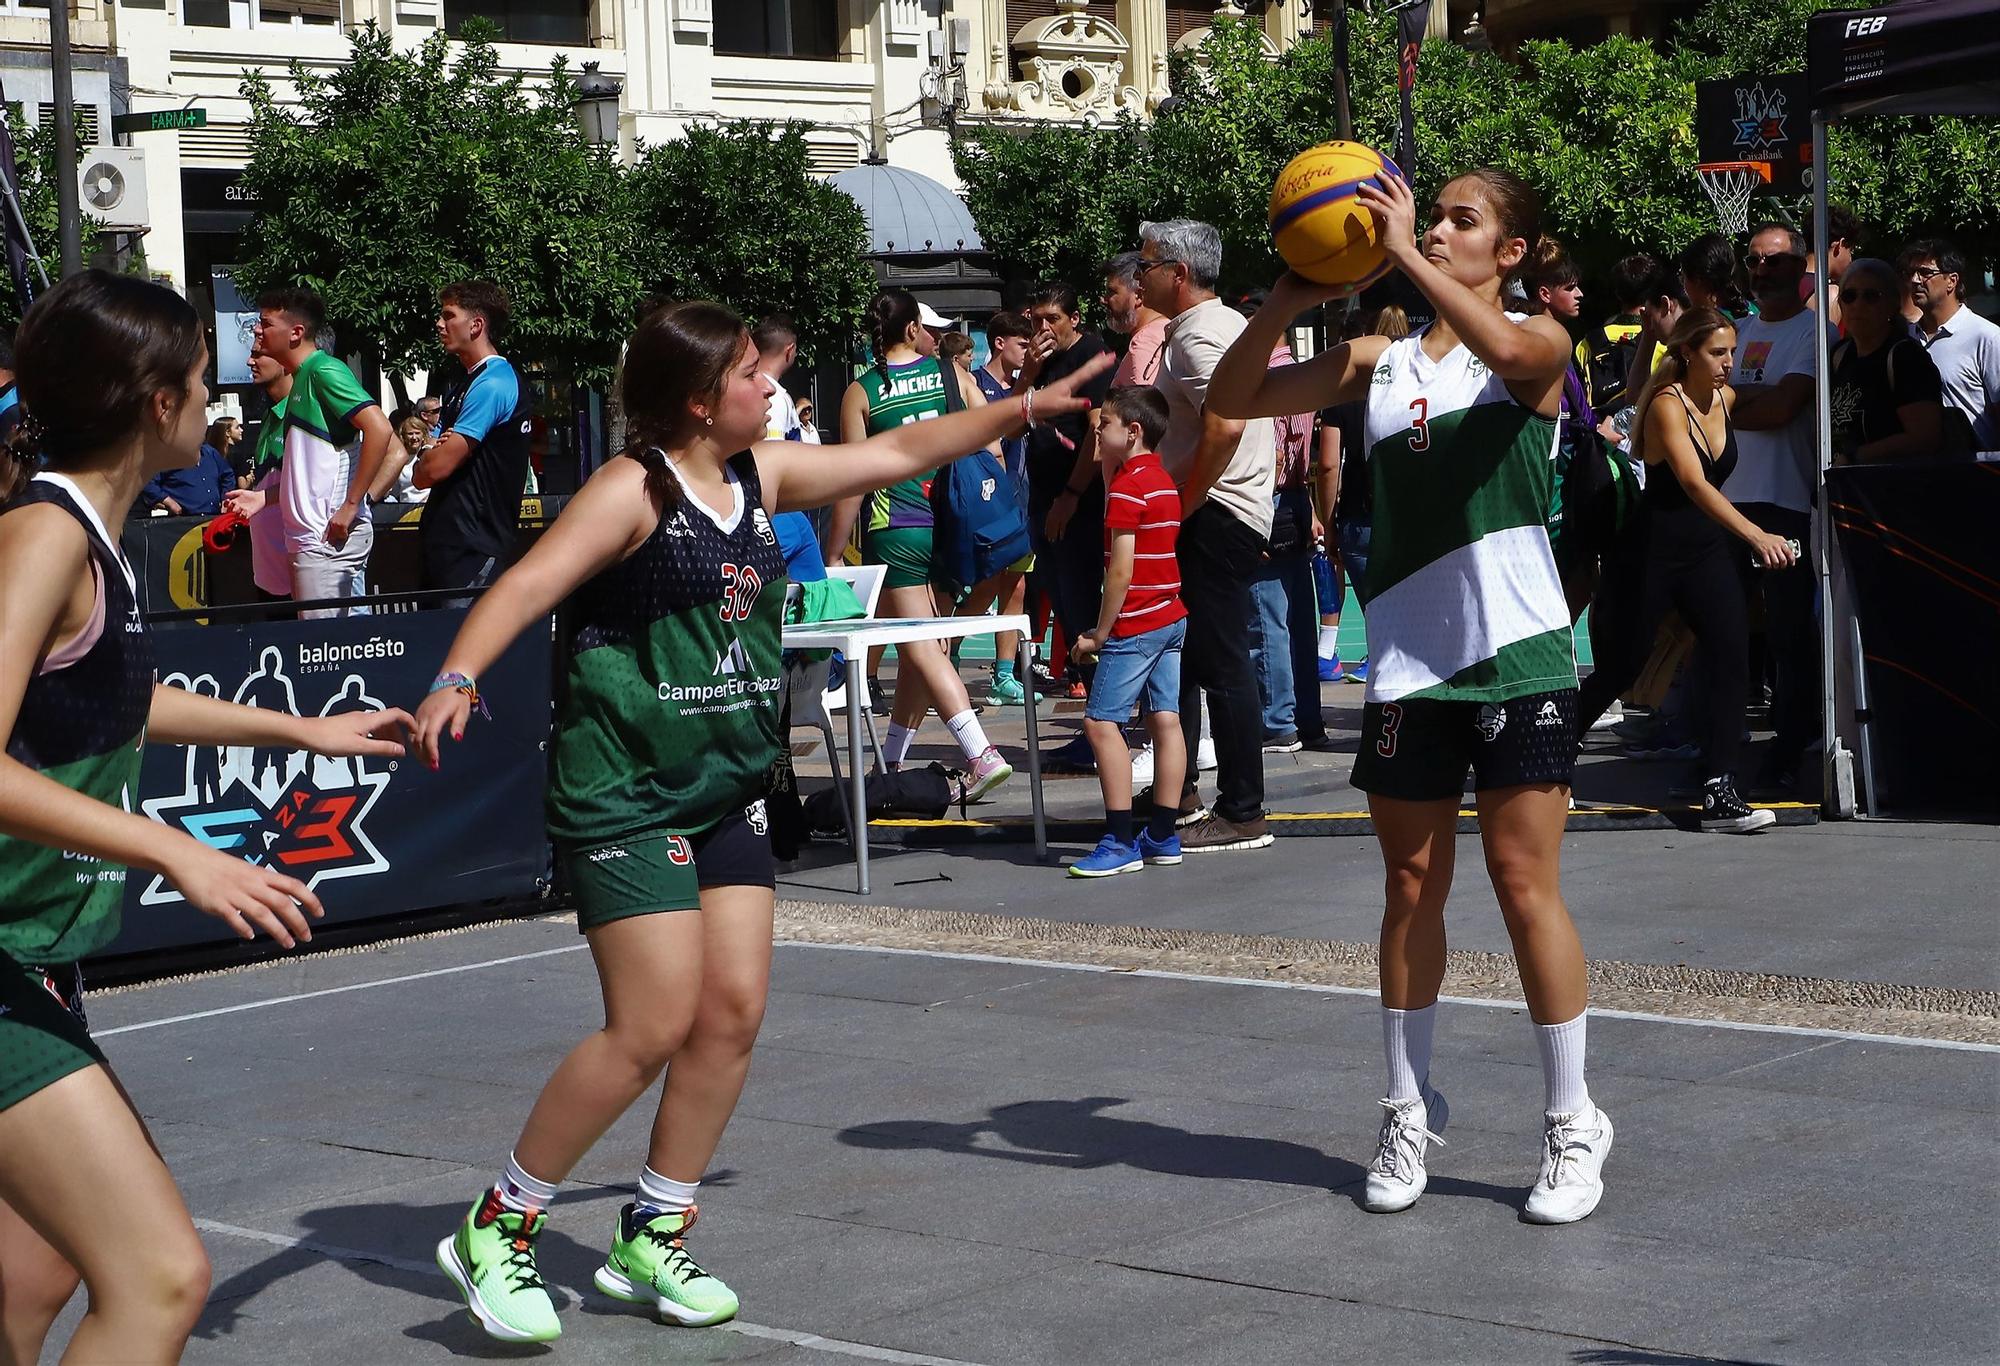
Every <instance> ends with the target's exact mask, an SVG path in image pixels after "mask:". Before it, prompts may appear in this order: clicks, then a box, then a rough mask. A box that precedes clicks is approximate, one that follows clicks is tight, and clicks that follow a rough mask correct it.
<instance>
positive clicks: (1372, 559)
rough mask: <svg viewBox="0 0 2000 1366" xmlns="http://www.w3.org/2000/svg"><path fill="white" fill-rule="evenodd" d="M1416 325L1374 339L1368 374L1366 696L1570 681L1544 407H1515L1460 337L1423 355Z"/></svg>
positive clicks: (1494, 693)
mask: <svg viewBox="0 0 2000 1366" xmlns="http://www.w3.org/2000/svg"><path fill="white" fill-rule="evenodd" d="M1507 316H1508V317H1509V318H1510V319H1511V320H1513V321H1516V322H1519V321H1520V320H1521V318H1522V317H1523V315H1521V314H1518V313H1510V314H1508V315H1507ZM1427 330H1428V329H1424V330H1420V331H1418V332H1415V333H1413V334H1412V335H1410V336H1408V337H1405V338H1403V339H1402V340H1400V341H1395V342H1391V343H1390V344H1389V346H1388V348H1387V349H1386V350H1384V351H1383V353H1382V358H1381V360H1380V361H1378V362H1377V363H1376V366H1375V374H1374V378H1373V381H1372V383H1371V384H1370V386H1369V390H1368V418H1367V424H1366V427H1365V429H1364V436H1363V444H1364V445H1365V446H1366V448H1367V452H1368V463H1369V467H1370V471H1371V477H1372V478H1373V480H1374V490H1375V521H1374V538H1373V543H1372V545H1371V546H1370V549H1369V559H1368V577H1367V586H1368V607H1367V619H1368V620H1367V624H1368V669H1369V673H1368V700H1369V701H1371V702H1395V701H1399V700H1402V699H1405V698H1435V699H1439V700H1445V701H1469V702H1501V701H1505V700H1507V699H1508V698H1512V697H1526V696H1530V695H1532V694H1534V693H1539V692H1552V691H1554V690H1555V689H1558V688H1573V687H1575V686H1576V653H1575V642H1574V640H1573V639H1572V637H1571V634H1570V623H1569V608H1568V605H1567V604H1566V603H1565V601H1564V599H1563V590H1562V581H1561V579H1560V578H1559V577H1558V576H1557V574H1556V562H1555V555H1554V554H1553V552H1552V551H1551V550H1550V548H1549V532H1548V520H1549V511H1550V507H1551V505H1552V503H1553V501H1554V498H1555V481H1556V469H1555V459H1556V432H1557V424H1556V420H1555V419H1554V418H1550V417H1543V416H1541V415H1540V414H1538V413H1536V412H1534V411H1532V410H1531V409H1529V408H1526V407H1523V406H1522V405H1521V403H1520V402H1519V401H1517V400H1516V399H1515V398H1514V396H1513V395H1512V394H1511V393H1509V392H1508V390H1507V383H1506V381H1505V380H1503V379H1501V378H1500V377H1499V376H1498V375H1495V374H1494V373H1493V372H1492V371H1491V370H1489V369H1488V368H1487V367H1486V363H1485V362H1484V361H1482V360H1480V359H1479V358H1478V357H1477V356H1475V355H1473V354H1472V352H1471V350H1470V349H1468V348H1467V347H1465V346H1463V345H1461V346H1459V347H1458V348H1456V349H1455V350H1453V351H1452V352H1451V353H1450V354H1448V355H1446V356H1445V357H1444V358H1443V359H1441V360H1432V359H1431V358H1430V357H1429V356H1426V355H1425V354H1424V350H1423V338H1424V331H1427Z"/></svg>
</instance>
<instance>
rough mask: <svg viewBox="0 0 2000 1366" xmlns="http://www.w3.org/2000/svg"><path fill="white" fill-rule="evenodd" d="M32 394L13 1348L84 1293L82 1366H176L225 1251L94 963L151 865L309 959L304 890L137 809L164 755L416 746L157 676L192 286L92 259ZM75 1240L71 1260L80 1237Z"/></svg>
mask: <svg viewBox="0 0 2000 1366" xmlns="http://www.w3.org/2000/svg"><path fill="white" fill-rule="evenodd" d="M19 344H20V355H21V360H20V371H19V374H20V379H19V383H20V388H21V393H22V397H23V401H24V402H25V403H26V404H27V406H28V409H29V411H30V413H31V414H32V415H33V418H34V420H35V422H36V423H37V424H38V425H39V427H40V428H41V434H40V450H41V453H42V454H43V455H45V456H46V458H47V467H46V468H44V469H42V470H41V471H40V472H31V468H30V464H29V462H28V460H27V459H26V458H25V453H22V452H15V451H9V452H6V453H0V504H4V505H5V506H4V511H0V729H4V730H5V732H6V736H7V749H6V755H5V757H4V758H0V1198H4V1200H5V1201H6V1203H5V1204H0V1290H3V1291H4V1293H0V1360H6V1361H34V1360H36V1359H37V1358H38V1357H39V1356H40V1355H41V1353H42V1346H43V1339H44V1338H45V1337H46V1336H47V1334H48V1329H49V1325H50V1324H51V1323H52V1322H54V1320H55V1317H56V1315H57V1314H58V1313H59V1312H61V1310H62V1307H63V1305H64V1303H65V1302H66V1301H67V1300H68V1299H69V1297H70V1295H71V1293H72V1292H73V1291H74V1290H75V1289H76V1286H77V1282H78V1280H79V1278H80V1279H81V1280H83V1281H84V1282H85V1283H86V1284H87V1285H88V1287H89V1291H90V1305H89V1309H88V1311H87V1312H86V1313H85V1314H84V1316H83V1320H82V1322H81V1323H79V1324H78V1326H77V1329H76V1334H75V1336H74V1337H73V1338H72V1339H71V1340H70V1343H69V1348H68V1353H67V1356H66V1358H65V1359H67V1360H72V1361H76V1360H81V1361H174V1360H178V1359H179V1357H180V1353H181V1349H182V1347H183V1346H184V1345H185V1344H186V1341H187V1336H188V1333H189V1331H190V1330H191V1329H192V1328H193V1327H194V1321H195V1317H196V1315H197V1314H199V1313H200V1311H201V1308H202V1303H203V1301H204V1299H205V1298H206V1296H207V1293H208V1259H207V1257H206V1255H205V1254H204V1253H203V1251H202V1245H201V1239H200V1238H199V1237H198V1236H197V1235H196V1233H195V1229H194V1224H193V1222H192V1221H191V1220H190V1219H189V1217H188V1212H187V1209H186V1207H185V1206H184V1205H183V1204H182V1203H181V1199H180V1195H179V1193H178V1192H177V1191H176V1190H175V1189H174V1183H173V1178H172V1176H170V1175H169V1174H168V1172H167V1169H166V1166H165V1164H164V1163H163V1162H161V1160H160V1156H159V1154H158V1153H157V1152H156V1151H155V1150H154V1149H153V1146H152V1144H151V1142H150V1141H149V1140H148V1138H147V1136H146V1131H145V1128H144V1126H143V1125H142V1124H141V1123H140V1120H139V1117H138V1115H137V1114H136V1113H135V1112H134V1111H133V1109H132V1106H131V1104H130V1102H128V1101H127V1100H126V1099H125V1096H124V1094H123V1092H122V1091H121V1090H120V1089H119V1086H118V1083H117V1082H116V1081H115V1080H114V1079H113V1078H112V1076H111V1073H110V1069H109V1068H108V1066H107V1065H106V1064H105V1061H104V1055H103V1054H102V1053H101V1052H99V1051H98V1048H97V1046H96V1044H94V1043H92V1042H91V1039H90V1035H89V1032H88V1031H87V1029H86V1027H85V1023H84V1013H83V999H82V978H81V975H80V973H79V972H78V969H77V962H78V960H80V959H82V958H83V957H85V956H86V955H88V954H91V953H95V952H97V951H98V950H100V949H102V948H103V947H104V946H105V945H107V944H109V943H110V942H111V941H112V940H113V939H114V938H115V937H116V936H117V934H118V927H119V910H120V906H121V904H122V902H123V900H124V892H125V876H126V870H127V868H132V867H136V868H141V869H145V870H147V871H149V872H155V873H160V874H163V875H164V876H165V877H166V878H167V880H168V881H170V882H172V883H173V884H174V885H175V887H177V888H178V889H179V890H180V892H181V894H182V896H183V897H185V898H186V899H187V901H188V903H189V904H190V905H192V906H194V907H195V908H196V909H197V910H199V911H202V912H204V913H206V914H208V915H212V916H215V917H217V918H219V919H221V920H223V921H225V922H226V923H228V924H229V925H230V926H231V927H232V928H233V929H234V930H235V931H236V932H237V933H238V934H240V935H242V936H243V937H244V938H246V939H247V938H249V937H250V936H251V934H252V933H253V927H254V928H255V929H261V930H263V931H264V932H265V933H266V934H268V935H270V936H271V937H272V938H273V939H275V940H277V941H278V942H279V943H281V944H283V945H284V946H286V947H287V948H289V947H291V945H292V944H293V942H294V940H295V939H306V938H310V937H311V936H310V933H309V931H308V929H307V926H306V917H305V915H304V914H303V913H302V911H301V905H303V907H304V909H305V910H306V911H309V912H310V913H311V914H313V915H318V914H319V903H318V901H317V900H316V899H315V898H314V896H313V894H312V893H311V892H310V891H309V890H307V888H306V887H305V885H304V884H303V883H300V882H297V881H295V880H294V879H292V878H289V877H284V876H281V875H279V874H277V873H275V872H272V871H271V870H269V869H267V868H262V867H258V866H255V865H252V864H250V863H246V862H244V861H243V860H242V859H241V858H238V857H236V856H233V855H230V854H224V853H220V852H218V851H216V850H214V849H211V848H209V847H208V846H207V845H205V844H202V843H200V842H199V841H197V840H195V839H192V838H190V837H189V836H187V835H185V834H183V833H181V832H179V831H175V830H170V829H168V828H167V827H166V826H164V825H160V824H158V823H156V822H154V821H150V820H147V819H146V818H145V817H143V816H136V815H133V814H131V811H132V801H133V798H134V795H135V794H134V789H135V788H137V787H138V784H139V754H140V746H141V745H142V744H144V743H145V742H146V741H147V740H152V741H155V742H163V743H168V744H197V743H198V744H205V745H269V746H276V747H282V748H285V749H311V750H316V751H317V752H319V753H322V754H328V755H353V754H380V755H391V756H393V755H400V754H401V753H402V752H403V750H402V746H401V745H399V744H396V743H394V742H393V741H389V740H377V739H374V738H371V736H372V733H373V732H374V731H376V730H379V729H383V728H385V727H387V726H389V725H391V724H394V723H397V722H399V721H400V722H402V723H408V722H409V720H410V718H409V716H408V715H407V714H405V713H402V712H370V713H361V714H349V715H345V716H331V717H316V718H311V719H303V720H302V719H300V718H299V717H295V716H289V715H283V714H280V713H277V712H272V711H260V710H257V709H255V708H251V707H241V706H237V705H235V704H234V703H228V702H222V701H219V700H217V699H214V698H204V697H198V696H196V695H194V694H193V693H190V692H186V691H183V690H182V689H179V688H167V687H159V686H156V685H155V682H154V668H153V653H152V647H151V643H150V641H149V640H148V638H147V635H146V627H145V622H144V620H143V619H142V618H141V617H140V615H139V605H138V600H137V599H138V591H137V587H136V584H135V581H134V578H133V573H132V568H131V566H130V565H129V564H127V563H126V562H125V557H124V555H123V554H122V553H121V552H120V551H119V549H118V544H117V542H116V541H115V540H114V539H113V538H112V536H111V534H110V530H109V528H111V527H115V526H122V525H123V524H124V521H125V518H126V516H127V514H128V513H130V511H131V509H132V504H133V502H134V501H135V499H136V498H137V496H138V493H139V490H140V488H141V487H142V486H143V485H144V484H145V482H146V481H147V480H148V479H150V478H152V477H153V476H154V475H157V474H160V473H162V472H164V471H166V470H171V469H182V468H186V467H187V466H190V465H192V464H194V463H195V461H196V460H197V459H198V458H199V455H200V448H201V441H202V436H203V433H204V431H205V416H204V409H205V406H206V404H207V402H208V392H207V389H206V387H205V386H204V385H203V383H202V372H203V371H204V369H205V368H206V367H207V364H208V353H207V348H206V347H205V346H204V345H203V343H202V327H201V322H200V320H199V318H198V317H197V316H196V315H195V311H194V310H193V309H192V308H191V307H189V306H188V303H187V301H186V300H184V299H182V298H181V297H180V296H179V295H177V294H175V293H173V292H172V291H171V290H167V289H162V288H161V287H159V286H158V285H154V284H150V283H147V282H145V281H142V280H138V279H136V278H134V277H131V276H127V275H112V274H109V273H107V272H104V271H99V270H91V271H86V272H84V273H83V274H81V275H76V276H72V277H71V278H70V279H68V280H65V281H63V282H62V283H61V284H59V285H57V286H56V287H55V288H54V289H52V290H50V291H49V292H48V293H47V294H45V295H44V296H42V298H41V299H40V300H39V301H37V302H36V304H35V306H34V307H33V308H32V309H30V310H29V312H28V316H27V317H26V318H25V319H24V320H23V321H22V323H21V331H20V343H19ZM57 1248H62V1249H63V1251H62V1252H58V1251H57V1250H56V1249H57Z"/></svg>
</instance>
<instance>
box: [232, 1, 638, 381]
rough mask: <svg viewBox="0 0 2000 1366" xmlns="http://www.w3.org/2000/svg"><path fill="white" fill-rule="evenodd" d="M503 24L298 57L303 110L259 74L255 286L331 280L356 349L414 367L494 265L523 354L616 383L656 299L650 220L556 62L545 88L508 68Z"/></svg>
mask: <svg viewBox="0 0 2000 1366" xmlns="http://www.w3.org/2000/svg"><path fill="white" fill-rule="evenodd" d="M491 36H492V29H491V27H490V26H489V25H485V24H483V23H476V22H468V23H467V24H466V25H465V26H464V27H463V29H462V30H461V33H460V37H461V38H462V39H463V40H464V41H463V42H462V44H460V45H459V46H458V48H457V51H456V55H455V56H454V55H453V52H452V49H451V46H450V45H449V44H448V43H447V41H446V39H445V35H444V34H442V33H437V34H434V35H432V36H431V37H430V38H429V39H427V40H426V41H425V42H424V43H423V45H422V46H421V47H419V48H417V49H415V50H413V51H397V50H396V48H395V46H394V44H393V43H392V42H391V41H390V37H389V35H388V34H387V33H385V32H383V31H382V30H380V29H378V28H377V27H376V26H375V25H374V24H372V23H371V24H367V25H364V26H362V27H361V28H359V29H356V30H355V31H354V32H353V34H352V35H351V45H352V48H351V52H350V55H349V60H348V61H347V62H345V63H343V64H341V65H339V66H337V67H335V68H334V69H333V70H332V71H330V72H328V73H326V74H321V73H319V72H316V71H312V70H308V69H306V68H305V67H304V66H303V65H301V64H298V63H294V65H293V67H292V72H291V75H292V80H293V81H294V83H295V84H296V86H297V89H298V101H297V104H296V105H285V104H281V103H279V101H278V100H277V98H276V96H275V95H274V93H273V92H272V89H271V87H270V85H269V83H268V82H267V81H266V80H264V78H263V77H262V76H261V75H254V74H253V75H249V76H246V78H245V80H244V82H243V93H244V95H245V97H246V98H247V99H249V101H250V104H251V109H252V126H251V149H252V151H251V162H250V166H249V169H248V170H247V171H246V172H245V180H246V181H247V183H248V184H249V186H250V188H251V189H252V190H253V191H254V192H255V193H256V194H257V196H258V198H259V199H261V200H262V201H263V202H264V203H265V204H268V205H273V206H275V207H274V208H273V209H271V210H270V211H267V212H266V213H263V214H261V215H259V217H258V218H257V220H256V222H255V223H254V224H253V225H252V226H251V228H250V229H249V231H248V232H247V233H246V235H245V257H244V262H243V265H242V267H241V268H240V270H239V279H240V283H241V284H242V285H243V286H244V288H245V291H246V293H250V294H254V293H255V292H256V291H257V290H259V289H263V288H267V287H270V286H273V285H279V284H299V285H305V286H309V287H311V288H313V289H315V290H317V291H318V292H319V293H320V294H321V296H322V297H323V298H325V300H326V303H327V312H328V316H329V319H330V321H331V322H332V323H333V325H334V328H335V330H336V332H337V333H338V334H339V336H340V338H341V340H342V342H343V344H345V345H350V346H356V347H358V348H360V349H362V350H364V351H367V352H371V353H373V355H374V356H375V357H376V358H377V359H379V361H380V362H381V364H382V365H383V366H384V367H385V368H386V369H388V370H390V371H392V372H395V373H397V374H407V373H409V372H410V371H412V370H414V369H415V368H417V367H419V366H434V365H436V364H437V363H438V361H439V359H440V354H439V351H438V349H437V345H436V340H435V335H434V333H433V322H434V320H435V318H436V315H437V290H438V288H439V287H440V286H441V285H444V284H446V283H449V282H450V281H452V280H455V279H464V278H469V277H475V276H485V277H490V278H492V279H495V280H498V281H499V282H500V283H501V284H502V285H504V286H505V287H506V289H507V291H508V293H509V295H510V296H511V297H512V300H513V312H514V317H513V330H512V333H511V335H510V337H509V339H508V341H507V346H508V349H509V350H511V351H513V352H515V353H516V354H517V355H519V356H521V357H522V358H524V359H527V360H530V361H538V362H542V363H545V364H550V365H552V366H554V367H556V368H558V369H559V370H561V371H563V372H565V373H567V374H569V375H572V376H574V377H575V378H577V379H579V380H582V381H584V382H586V383H592V384H599V385H601V384H603V383H604V382H605V381H607V380H608V379H609V377H610V374H611V371H612V367H613V365H614V364H615V362H616V360H617V357H618V347H619V342H620V340H621V339H622V338H623V337H624V336H625V334H626V332H627V331H628V330H629V329H630V325H631V320H632V314H633V310H634V308H635V307H636V305H637V303H638V301H639V299H640V297H641V294H642V280H641V278H640V275H639V272H638V269H637V267H636V265H635V258H636V256H637V254H638V253H637V241H636V233H635V230H634V229H635V223H634V219H633V216H632V214H631V212H630V211H629V207H628V205H627V204H626V202H625V199H624V186H623V184H622V179H621V176H620V174H619V169H618V167H617V165H616V163H615V161H614V160H613V159H611V158H610V157H608V156H606V155H605V154H604V152H603V151H601V150H599V149H595V148H592V147H590V146H588V145H587V144H586V143H585V142H584V140H583V137H582V133H581V131H580V130H579V129H578V128H577V126H576V123H575V121H574V119H573V118H572V116H571V114H570V104H571V101H572V99H573V96H574V83H573V81H572V80H571V78H570V76H569V73H568V71H567V69H566V68H565V67H564V65H563V63H562V62H561V61H560V60H558V61H557V62H555V63H554V64H553V65H552V66H551V68H550V71H549V76H548V79H547V80H546V81H545V82H542V83H540V84H538V85H537V86H535V87H533V88H531V87H530V86H529V85H528V84H527V82H525V81H524V80H522V79H521V78H520V77H519V76H507V77H502V76H501V75H499V73H498V65H499V63H498V57H497V54H496V52H495V51H494V48H493V44H492V41H491Z"/></svg>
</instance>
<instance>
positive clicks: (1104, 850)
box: [1069, 835, 1180, 877]
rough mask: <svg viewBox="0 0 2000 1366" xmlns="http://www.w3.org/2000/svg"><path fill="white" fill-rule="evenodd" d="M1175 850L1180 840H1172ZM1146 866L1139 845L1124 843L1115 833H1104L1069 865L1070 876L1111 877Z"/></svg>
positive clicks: (1136, 870)
mask: <svg viewBox="0 0 2000 1366" xmlns="http://www.w3.org/2000/svg"><path fill="white" fill-rule="evenodd" d="M1174 847H1175V850H1176V851H1178V850H1179V848H1180V841H1179V840H1178V839H1176V840H1175V841H1174ZM1145 866H1146V860H1145V859H1143V858H1142V857H1140V855H1139V846H1138V845H1136V844H1126V843H1124V842H1123V841H1122V840H1120V839H1119V838H1118V836H1116V835H1106V836H1105V837H1104V838H1103V839H1101V840H1099V841H1098V842H1097V847H1096V848H1095V849H1093V850H1091V851H1090V852H1089V853H1087V854H1085V855H1084V856H1083V857H1082V858H1080V859H1078V860H1077V861H1076V862H1075V863H1072V864H1071V865H1070V866H1069V875H1070V876H1071V877H1113V876H1115V875H1117V874H1119V873H1136V872H1138V871H1139V870H1140V869H1141V868H1144V867H1145Z"/></svg>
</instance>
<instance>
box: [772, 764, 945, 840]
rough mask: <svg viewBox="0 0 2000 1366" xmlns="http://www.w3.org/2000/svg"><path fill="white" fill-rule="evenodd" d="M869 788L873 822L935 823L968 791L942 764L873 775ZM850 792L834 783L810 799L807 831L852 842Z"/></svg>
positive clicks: (807, 810) (869, 805)
mask: <svg viewBox="0 0 2000 1366" xmlns="http://www.w3.org/2000/svg"><path fill="white" fill-rule="evenodd" d="M865 784H866V787H867V793H868V799H867V800H868V818H869V819H870V820H873V819H875V818H876V817H878V816H886V817H896V816H900V817H904V818H906V819H912V820H921V821H934V820H937V819H939V818H940V817H942V816H943V815H944V813H945V812H946V811H949V810H950V809H951V804H952V802H953V801H954V800H955V799H958V797H959V795H960V794H961V793H962V792H963V791H964V784H963V783H960V782H956V781H954V780H953V774H952V772H951V770H950V769H947V768H946V767H945V766H944V765H943V764H938V763H930V764H925V765H924V766H923V767H922V768H900V769H897V770H896V771H895V772H893V773H870V774H869V775H868V776H867V778H866V780H865ZM848 792H849V788H848V785H847V784H846V783H839V784H831V783H830V784H828V785H827V786H826V787H823V788H821V789H820V790H819V791H817V792H815V793H813V794H812V795H811V796H810V797H807V798H806V799H805V813H806V828H807V829H809V830H811V831H812V833H813V834H815V835H817V836H820V837H822V838H825V839H846V838H848V832H847V800H848Z"/></svg>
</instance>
